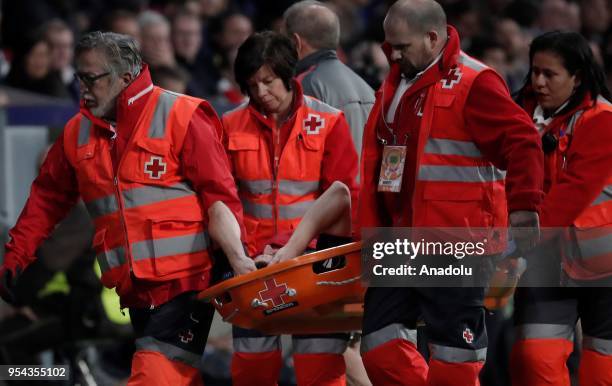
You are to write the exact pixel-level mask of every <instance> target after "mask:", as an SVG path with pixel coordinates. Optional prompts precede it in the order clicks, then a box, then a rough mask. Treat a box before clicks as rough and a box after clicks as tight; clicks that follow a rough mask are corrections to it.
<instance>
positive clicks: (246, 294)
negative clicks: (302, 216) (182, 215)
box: [198, 242, 365, 334]
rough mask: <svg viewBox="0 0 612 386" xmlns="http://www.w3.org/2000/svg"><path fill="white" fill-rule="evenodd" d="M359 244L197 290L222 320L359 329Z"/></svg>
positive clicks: (305, 329) (297, 330)
mask: <svg viewBox="0 0 612 386" xmlns="http://www.w3.org/2000/svg"><path fill="white" fill-rule="evenodd" d="M360 278H361V242H355V243H350V244H345V245H341V246H338V247H334V248H329V249H324V250H321V251H317V252H313V253H308V254H305V255H302V256H299V257H297V258H295V259H291V260H288V261H284V262H282V263H278V264H275V265H271V266H268V267H265V268H262V269H260V270H257V271H255V272H251V273H248V274H246V275H242V276H238V277H234V278H231V279H229V280H226V281H223V282H221V283H219V284H217V285H214V286H212V287H211V288H208V289H206V290H205V291H202V292H201V293H200V294H199V295H198V298H199V299H200V300H204V301H210V302H212V304H213V305H214V307H215V308H216V309H217V311H218V312H219V314H220V315H221V317H222V318H223V320H224V321H226V322H229V323H232V324H235V325H237V326H240V327H243V328H249V329H255V330H258V331H260V332H263V333H267V334H313V333H329V332H343V331H355V330H360V329H361V318H362V316H363V296H364V293H365V288H364V287H363V286H362V283H361V280H360Z"/></svg>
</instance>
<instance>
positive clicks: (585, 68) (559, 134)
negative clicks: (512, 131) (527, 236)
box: [511, 32, 612, 386]
mask: <svg viewBox="0 0 612 386" xmlns="http://www.w3.org/2000/svg"><path fill="white" fill-rule="evenodd" d="M529 59H530V68H529V75H528V77H527V81H526V84H525V86H524V87H523V89H522V90H521V93H520V96H519V102H520V103H521V104H522V106H523V107H524V108H525V110H527V112H529V113H530V114H532V116H533V121H534V123H535V124H536V127H537V128H538V130H539V131H540V134H541V136H542V148H543V150H544V153H545V161H546V163H545V166H546V174H545V181H544V188H545V191H546V197H545V198H544V201H543V203H542V206H541V208H540V216H541V217H540V218H541V220H540V221H541V226H542V227H557V228H563V229H564V230H563V232H560V234H559V233H556V232H554V231H553V230H551V232H550V233H549V234H547V232H544V239H545V241H544V242H546V243H547V244H546V245H547V246H552V248H548V249H549V250H548V251H545V253H546V254H549V253H553V254H554V255H555V256H554V257H558V256H561V257H562V260H563V264H562V273H561V275H562V278H563V282H565V283H568V285H567V286H564V287H563V288H542V287H541V288H527V287H522V288H519V289H518V290H517V293H516V298H515V300H516V309H515V323H516V325H517V328H518V329H517V331H518V335H517V337H518V339H517V341H516V343H515V345H514V348H513V352H512V358H511V362H512V368H513V371H512V374H513V377H514V379H513V384H514V385H521V386H523V385H524V386H541V385H568V386H569V385H570V380H569V374H568V369H567V366H566V362H567V359H568V357H569V355H570V354H571V352H572V350H573V347H574V344H573V335H574V326H575V325H576V321H577V320H578V319H580V320H581V324H582V331H583V340H582V342H583V344H582V358H581V363H580V368H579V378H580V384H581V385H612V288H610V287H611V284H612V104H611V103H610V101H611V100H612V99H611V98H610V91H609V90H608V89H607V87H606V83H605V78H604V74H603V72H602V70H601V69H600V68H599V67H598V65H597V64H596V63H595V61H594V60H593V54H592V52H591V49H590V48H589V45H588V42H587V41H586V39H584V38H583V37H582V36H581V35H579V34H577V33H574V32H549V33H546V34H544V35H542V36H539V37H537V38H536V39H534V41H533V42H532V44H531V49H530V52H529ZM546 239H548V240H546ZM544 249H545V248H540V250H542V251H543V250H544ZM538 258H545V256H544V255H543V254H541V255H539V256H538V255H534V256H533V259H532V261H533V262H534V263H537V260H538ZM527 274H529V270H528V271H527ZM537 279H538V278H533V279H532V280H533V281H532V284H537V282H536V281H535V280H537ZM570 287H571V288H570ZM595 287H599V288H595Z"/></svg>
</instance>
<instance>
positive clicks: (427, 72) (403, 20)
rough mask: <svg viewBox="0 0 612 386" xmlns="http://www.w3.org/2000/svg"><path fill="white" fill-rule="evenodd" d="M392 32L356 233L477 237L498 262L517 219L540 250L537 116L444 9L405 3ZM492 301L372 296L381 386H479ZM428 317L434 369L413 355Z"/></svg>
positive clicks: (370, 366) (474, 290)
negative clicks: (474, 51) (464, 39)
mask: <svg viewBox="0 0 612 386" xmlns="http://www.w3.org/2000/svg"><path fill="white" fill-rule="evenodd" d="M383 26H384V30H385V43H384V46H383V49H384V50H385V52H386V54H387V56H388V59H389V61H390V63H391V70H390V73H389V75H388V77H387V79H386V80H385V82H384V84H383V85H382V87H381V92H380V95H379V96H378V98H377V100H376V104H375V105H374V107H373V109H372V113H371V114H370V116H369V118H368V122H367V124H366V128H365V131H364V138H363V150H362V156H361V159H362V169H361V170H362V173H363V174H362V176H361V178H362V180H361V181H362V186H361V191H360V195H359V198H360V203H359V220H360V224H359V225H360V226H361V227H362V228H366V227H421V228H424V227H427V228H433V227H443V228H464V229H466V228H467V229H466V231H468V232H469V231H470V230H472V229H479V228H480V229H484V230H486V231H487V234H490V235H491V240H489V243H488V244H487V248H486V250H485V254H486V256H485V257H489V256H491V257H492V256H495V255H498V254H500V253H501V252H502V251H503V250H504V248H505V246H506V236H505V235H506V232H505V229H504V228H505V227H506V226H507V223H508V220H509V222H510V224H511V225H512V226H513V227H519V226H522V227H528V228H530V231H529V232H515V229H514V228H513V229H512V233H513V236H514V240H515V241H516V243H517V245H518V246H519V247H520V249H521V250H522V251H525V250H527V249H528V248H530V247H532V246H533V245H534V244H535V242H536V240H537V238H538V215H537V212H536V208H537V206H538V205H539V203H540V202H541V200H542V196H543V193H542V183H541V181H542V178H543V157H542V150H541V147H540V141H539V138H538V134H537V131H536V130H535V128H534V127H533V124H532V123H531V120H530V118H529V116H528V115H527V114H525V113H524V112H523V111H522V110H521V109H520V108H519V107H518V106H517V105H516V104H515V103H514V102H513V101H512V99H511V97H510V95H509V92H508V90H507V88H506V86H505V84H504V81H503V79H502V78H501V77H500V76H499V75H498V74H497V73H496V72H495V71H493V70H492V69H490V68H489V67H486V66H485V65H483V64H482V63H480V62H478V61H476V60H475V59H472V58H471V57H469V56H468V55H466V54H465V53H463V52H462V51H461V49H460V42H459V36H458V34H457V31H456V30H455V29H454V28H453V27H451V26H447V24H446V15H445V14H444V11H443V10H442V7H441V6H440V4H438V3H437V2H435V1H433V0H400V1H398V2H396V3H394V4H393V5H392V6H391V8H390V9H389V11H388V13H387V16H386V18H385V21H384V25H383ZM393 154H403V155H400V156H399V157H396V158H397V159H399V158H401V157H403V159H404V163H402V162H400V165H401V167H400V168H399V170H395V169H393V171H394V173H391V174H393V175H392V176H390V173H387V171H389V170H391V168H390V167H387V168H385V166H384V165H383V166H381V160H383V159H386V158H388V157H389V156H390V155H393ZM502 170H504V171H506V173H503V172H502ZM390 186H391V187H394V189H390V188H389V187H390ZM508 213H510V214H509V216H508ZM508 217H509V219H508ZM495 230H498V232H495ZM470 234H471V233H470ZM480 240H481V241H482V239H480ZM441 257H443V256H441ZM426 258H427V256H424V257H423V259H426ZM483 263H487V260H484V261H483ZM483 268H484V267H483ZM483 299H484V289H483V288H481V287H464V288H433V287H427V288H426V287H420V288H417V287H415V286H409V285H407V286H406V287H402V288H399V287H370V288H368V290H367V292H366V295H365V308H364V322H363V339H362V342H361V350H362V358H363V361H364V365H365V367H366V370H367V372H368V376H369V377H370V379H371V380H372V382H373V383H374V384H375V385H378V384H380V385H390V384H394V385H400V384H401V385H416V386H424V385H436V386H476V385H478V384H479V382H478V374H479V372H480V370H481V368H482V366H483V364H484V360H485V358H486V349H487V336H486V330H485V322H484V318H485V310H484V307H483ZM420 317H422V318H423V319H424V320H425V324H426V327H425V333H426V335H427V338H428V342H429V348H430V352H431V356H430V360H429V363H426V362H425V360H424V359H423V357H422V356H421V355H420V354H419V352H418V351H417V349H416V331H414V329H415V327H416V323H417V319H418V318H420Z"/></svg>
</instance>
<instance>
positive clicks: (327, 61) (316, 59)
mask: <svg viewBox="0 0 612 386" xmlns="http://www.w3.org/2000/svg"><path fill="white" fill-rule="evenodd" d="M284 23H285V32H286V34H287V35H288V36H289V37H290V38H291V39H293V41H294V43H295V45H296V48H297V51H298V57H299V59H300V61H299V62H298V64H297V69H296V70H297V74H298V80H299V81H300V83H301V84H302V87H303V89H304V94H306V95H310V96H313V97H315V98H317V99H320V100H321V101H323V102H325V103H327V104H329V105H331V106H333V107H335V108H337V109H340V110H342V111H343V112H344V115H345V116H346V120H347V121H348V124H349V127H350V129H351V136H352V137H353V142H354V143H355V148H356V150H357V153H359V152H360V151H361V137H362V136H363V127H364V125H365V122H366V120H367V117H368V114H369V113H370V109H371V108H372V106H373V105H374V90H372V88H371V87H370V86H368V84H367V83H366V82H365V81H364V80H363V79H361V78H360V77H359V75H357V74H356V73H355V72H354V71H353V70H351V69H350V68H349V67H347V66H346V65H345V64H344V63H342V62H341V61H340V60H339V59H338V55H337V54H336V48H337V47H338V43H339V41H340V22H339V20H338V16H337V15H336V14H335V13H334V12H333V11H332V10H331V9H329V8H328V7H327V6H326V5H325V4H323V3H321V2H319V1H311V0H306V1H300V2H298V3H296V4H293V5H292V6H291V7H289V8H288V9H287V10H286V11H285V14H284Z"/></svg>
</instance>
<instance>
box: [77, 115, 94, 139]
mask: <svg viewBox="0 0 612 386" xmlns="http://www.w3.org/2000/svg"><path fill="white" fill-rule="evenodd" d="M90 132H91V121H90V120H89V119H88V118H87V117H86V116H84V115H81V125H80V126H79V144H78V145H79V146H83V145H87V143H88V142H89V135H90Z"/></svg>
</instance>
